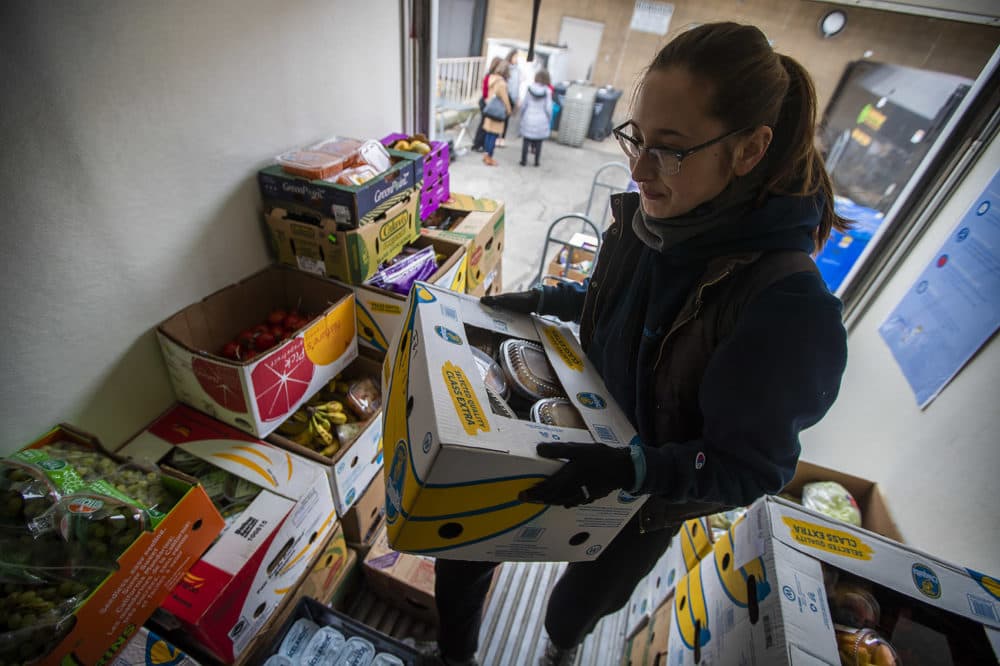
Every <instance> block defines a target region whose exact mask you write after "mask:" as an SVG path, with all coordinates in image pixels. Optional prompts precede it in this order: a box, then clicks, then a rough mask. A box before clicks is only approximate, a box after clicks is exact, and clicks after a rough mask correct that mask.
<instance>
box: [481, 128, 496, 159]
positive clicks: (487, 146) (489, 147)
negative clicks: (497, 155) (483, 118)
mask: <svg viewBox="0 0 1000 666" xmlns="http://www.w3.org/2000/svg"><path fill="white" fill-rule="evenodd" d="M496 145H497V135H496V134H494V133H493V132H483V150H485V151H486V154H487V155H489V156H490V157H493V149H494V148H496Z"/></svg>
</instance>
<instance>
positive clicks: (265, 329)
mask: <svg viewBox="0 0 1000 666" xmlns="http://www.w3.org/2000/svg"><path fill="white" fill-rule="evenodd" d="M251 330H252V331H253V332H254V334H256V335H260V334H261V333H270V332H271V327H270V326H268V325H267V324H257V325H256V326H254V327H253V328H252V329H251Z"/></svg>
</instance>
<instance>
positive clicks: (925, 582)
mask: <svg viewBox="0 0 1000 666" xmlns="http://www.w3.org/2000/svg"><path fill="white" fill-rule="evenodd" d="M911 571H912V572H913V584H914V585H916V586H917V589H918V590H920V593H921V594H923V595H924V596H928V597H930V598H931V599H937V598H939V597H940V596H941V581H940V579H938V577H937V574H936V573H934V571H933V570H932V569H931V568H930V567H929V566H927V565H926V564H914V565H913V567H911Z"/></svg>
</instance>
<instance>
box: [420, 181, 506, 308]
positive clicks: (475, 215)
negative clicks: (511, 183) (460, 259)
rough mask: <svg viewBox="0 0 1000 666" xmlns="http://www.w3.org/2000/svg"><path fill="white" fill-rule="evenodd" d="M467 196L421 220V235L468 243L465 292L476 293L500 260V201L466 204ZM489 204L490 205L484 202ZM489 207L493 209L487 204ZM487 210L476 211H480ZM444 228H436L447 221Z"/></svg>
mask: <svg viewBox="0 0 1000 666" xmlns="http://www.w3.org/2000/svg"><path fill="white" fill-rule="evenodd" d="M466 196H468V195H455V197H456V198H453V199H450V200H449V201H446V202H445V203H443V204H441V207H440V208H438V210H437V211H436V212H435V213H434V214H433V215H431V216H430V218H429V219H427V220H425V221H424V225H423V227H422V228H421V229H420V233H422V234H424V235H426V236H431V237H433V238H443V239H446V240H451V241H456V242H459V243H468V244H469V270H468V277H467V278H466V281H465V290H466V292H467V293H470V294H472V293H475V292H476V291H477V289H479V287H480V286H481V285H482V284H483V282H484V281H485V280H486V278H487V276H488V275H489V274H490V272H491V271H492V270H493V269H494V268H495V267H496V266H497V265H499V263H500V260H501V258H502V257H503V244H504V219H505V211H504V205H503V202H499V201H493V200H492V199H488V200H482V199H473V200H472V201H471V202H467V201H465V199H464V197H466ZM486 202H489V203H486ZM490 204H492V206H491V205H490ZM484 207H485V208H490V210H479V209H480V208H484ZM449 219H450V223H449V226H448V228H447V229H441V228H439V227H440V226H441V225H442V224H444V223H445V222H446V221H447V220H449Z"/></svg>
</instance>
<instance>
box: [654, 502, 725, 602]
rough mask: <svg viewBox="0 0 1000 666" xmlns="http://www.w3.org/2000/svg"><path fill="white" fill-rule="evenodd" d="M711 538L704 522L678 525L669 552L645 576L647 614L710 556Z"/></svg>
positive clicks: (700, 520)
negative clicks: (647, 584) (647, 586)
mask: <svg viewBox="0 0 1000 666" xmlns="http://www.w3.org/2000/svg"><path fill="white" fill-rule="evenodd" d="M711 535H712V530H711V528H710V527H709V526H708V519H707V518H693V519H691V520H687V521H685V522H684V524H683V525H681V529H680V531H679V532H678V533H677V534H676V535H675V536H674V539H673V541H671V542H670V548H668V549H667V552H665V553H663V557H661V558H660V561H659V562H657V563H656V566H654V567H653V570H652V571H651V572H650V574H649V579H650V583H649V594H650V597H649V612H650V613H652V612H653V611H655V610H656V609H657V608H659V607H660V605H661V604H662V603H663V602H664V601H666V600H667V599H668V598H669V597H670V595H671V594H673V593H674V588H675V587H677V581H678V580H680V578H681V577H682V576H684V575H685V574H686V573H687V572H688V571H690V570H691V569H693V568H694V567H695V565H697V564H698V562H700V561H701V558H702V557H704V556H705V555H707V554H708V553H709V552H711V550H712V536H711Z"/></svg>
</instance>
